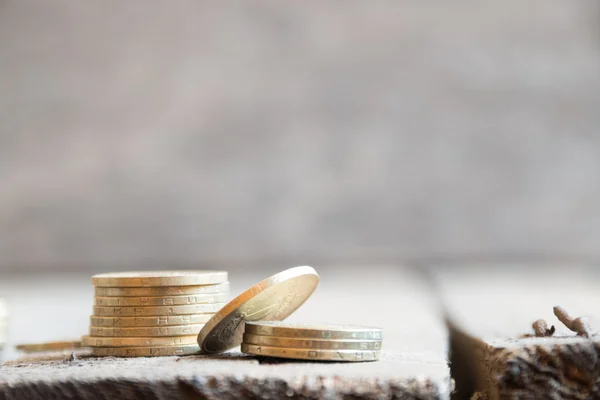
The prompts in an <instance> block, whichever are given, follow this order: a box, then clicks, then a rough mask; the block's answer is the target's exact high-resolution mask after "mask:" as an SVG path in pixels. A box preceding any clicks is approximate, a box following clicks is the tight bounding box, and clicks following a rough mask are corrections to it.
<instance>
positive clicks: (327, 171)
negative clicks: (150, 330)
mask: <svg viewBox="0 0 600 400" xmlns="http://www.w3.org/2000/svg"><path fill="white" fill-rule="evenodd" d="M599 15H600V14H599V10H598V5H597V3H596V2H593V1H562V0H535V1H531V2H527V3H526V4H523V3H522V2H521V1H516V0H509V1H495V2H487V1H482V2H471V1H455V2H443V1H433V2H420V1H382V2H365V1H344V2H320V1H308V2H304V1H303V2H281V1H262V0H259V1H251V2H246V1H232V2H212V1H208V2H156V1H143V2H138V1H128V2H115V1H107V2H72V1H60V0H59V1H52V2H43V1H39V2H30V1H6V0H5V1H0V272H11V271H12V272H15V271H20V272H27V271H54V270H57V271H58V270H63V271H88V272H90V273H91V272H100V271H110V270H119V269H133V268H163V269H164V268H175V267H196V268H198V267H210V266H219V267H221V266H224V267H227V268H229V269H232V268H233V269H235V268H251V267H253V266H255V265H262V264H263V263H267V264H268V263H280V264H285V265H287V264H292V265H295V264H310V263H313V262H317V263H318V262H328V263H342V264H343V263H356V262H360V263H365V262H396V261H398V262H404V261H408V262H418V261H420V260H428V259H435V258H452V257H491V258H502V257H508V258H510V257H532V258H535V257H542V258H544V257H545V258H548V259H555V258H576V259H579V258H581V259H595V258H597V257H598V256H600V246H599V245H598V243H600V135H599V134H598V133H599V129H600V40H599V36H598V35H599V32H600V31H599V30H598V28H599V26H600V24H599Z"/></svg>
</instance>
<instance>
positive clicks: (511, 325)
mask: <svg viewBox="0 0 600 400" xmlns="http://www.w3.org/2000/svg"><path fill="white" fill-rule="evenodd" d="M439 277H440V278H441V279H440V280H439V282H440V286H441V291H442V293H443V295H444V297H445V301H446V304H447V306H448V313H449V320H450V321H451V322H450V324H449V326H450V336H451V353H452V356H451V362H452V375H453V378H454V379H455V380H456V382H457V390H456V393H455V394H454V395H453V397H454V398H456V399H468V398H471V397H472V398H473V399H537V398H539V399H589V398H600V362H599V355H600V337H598V336H597V335H594V336H592V338H591V339H587V338H584V337H579V336H575V333H573V332H571V331H570V330H569V329H567V328H566V327H565V326H564V325H561V324H560V322H559V321H558V320H557V319H556V318H555V317H554V316H553V313H552V308H553V306H555V305H561V304H562V305H564V307H565V308H566V309H567V310H569V312H570V313H571V314H572V316H573V317H578V316H585V317H588V320H589V322H590V324H591V326H592V328H594V327H595V328H598V327H600V325H598V321H597V320H595V319H594V318H593V317H592V316H593V315H594V312H596V315H597V310H596V307H597V304H599V303H598V300H599V298H598V297H599V295H598V294H597V290H596V287H597V278H598V274H597V273H595V272H594V271H592V270H585V269H578V268H561V269H556V270H544V271H541V270H535V269H534V270H525V271H524V270H523V269H512V268H500V269H499V270H495V271H481V270H473V269H469V270H467V271H459V272H458V273H456V271H455V272H454V273H453V274H448V273H441V274H440V275H439ZM474 299H477V301H474ZM540 318H543V319H544V320H545V321H547V322H548V324H549V325H555V327H556V331H557V334H555V335H554V336H552V337H523V334H531V333H532V328H531V323H532V322H534V321H536V320H538V319H540Z"/></svg>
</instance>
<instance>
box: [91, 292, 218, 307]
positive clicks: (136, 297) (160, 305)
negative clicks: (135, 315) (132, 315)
mask: <svg viewBox="0 0 600 400" xmlns="http://www.w3.org/2000/svg"><path fill="white" fill-rule="evenodd" d="M217 296H221V297H222V298H223V300H220V301H215V300H211V301H204V302H200V303H184V304H182V303H173V304H149V303H143V304H142V303H140V304H135V305H134V304H122V305H120V304H117V305H109V304H98V303H97V301H98V299H107V301H110V300H117V299H119V300H123V301H131V300H137V301H140V302H141V299H184V298H190V297H200V298H202V297H212V298H213V299H214V298H218V297H217ZM228 297H229V294H228V293H204V294H190V295H182V296H94V304H93V305H94V306H99V307H171V306H194V305H200V304H216V303H226V302H227V298H228Z"/></svg>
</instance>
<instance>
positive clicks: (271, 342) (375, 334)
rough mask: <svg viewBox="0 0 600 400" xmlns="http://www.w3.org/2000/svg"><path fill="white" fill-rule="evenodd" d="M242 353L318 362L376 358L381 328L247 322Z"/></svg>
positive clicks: (379, 351)
mask: <svg viewBox="0 0 600 400" xmlns="http://www.w3.org/2000/svg"><path fill="white" fill-rule="evenodd" d="M243 340H244V341H243V343H242V352H244V353H248V354H253V355H257V356H269V357H279V358H292V359H300V360H318V361H352V362H357V361H376V360H378V359H379V357H380V356H381V344H382V340H383V334H382V330H381V329H380V328H371V327H361V326H348V325H294V324H286V323H282V322H267V321H260V322H246V325H245V330H244V337H243Z"/></svg>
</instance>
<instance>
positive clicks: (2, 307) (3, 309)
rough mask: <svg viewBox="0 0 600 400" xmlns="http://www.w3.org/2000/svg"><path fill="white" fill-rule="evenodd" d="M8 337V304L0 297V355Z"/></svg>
mask: <svg viewBox="0 0 600 400" xmlns="http://www.w3.org/2000/svg"><path fill="white" fill-rule="evenodd" d="M7 338H8V306H7V305H6V303H5V302H4V300H2V299H0V356H1V355H2V351H3V350H4V346H5V345H6V341H7Z"/></svg>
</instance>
